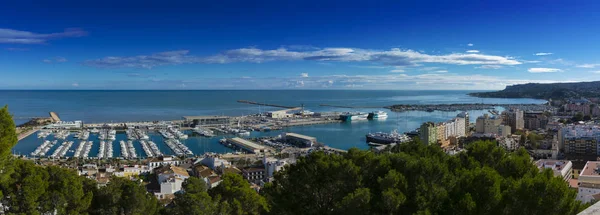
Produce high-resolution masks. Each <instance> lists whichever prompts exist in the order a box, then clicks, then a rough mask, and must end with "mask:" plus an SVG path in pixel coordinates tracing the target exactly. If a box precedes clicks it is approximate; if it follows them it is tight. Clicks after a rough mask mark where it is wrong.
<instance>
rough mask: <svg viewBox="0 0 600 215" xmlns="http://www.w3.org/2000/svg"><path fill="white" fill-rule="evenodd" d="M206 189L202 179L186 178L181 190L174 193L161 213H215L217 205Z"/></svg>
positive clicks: (177, 214)
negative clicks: (169, 203)
mask: <svg viewBox="0 0 600 215" xmlns="http://www.w3.org/2000/svg"><path fill="white" fill-rule="evenodd" d="M206 190H207V188H206V183H205V182H204V181H202V180H201V179H199V178H196V177H190V178H188V179H187V180H186V181H185V182H184V183H183V192H178V193H176V194H175V199H173V202H172V203H171V205H169V206H168V208H167V209H166V210H165V211H164V212H163V214H174V215H179V214H181V215H187V214H197V215H204V214H207V215H208V214H217V211H216V209H217V205H216V204H215V203H214V202H213V201H212V198H211V197H210V196H209V195H208V193H207V192H206Z"/></svg>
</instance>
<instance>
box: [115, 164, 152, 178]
mask: <svg viewBox="0 0 600 215" xmlns="http://www.w3.org/2000/svg"><path fill="white" fill-rule="evenodd" d="M150 171H151V169H150V168H149V167H148V166H141V165H133V166H123V167H121V168H119V171H116V172H114V175H115V176H118V177H127V178H131V177H133V176H138V175H141V174H146V173H150Z"/></svg>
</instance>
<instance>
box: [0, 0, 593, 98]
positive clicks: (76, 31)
mask: <svg viewBox="0 0 600 215" xmlns="http://www.w3.org/2000/svg"><path fill="white" fill-rule="evenodd" d="M597 11H600V2H598V1H577V3H574V2H572V1H547V0H544V1H512V0H506V1H430V0H420V1H322V0H321V1H312V0H306V1H260V2H251V1H111V0H107V1H28V0H21V1H8V2H4V3H3V6H2V7H0V77H1V78H0V89H170V90H172V89H361V90H376V89H393V90H498V89H503V88H504V87H505V86H507V85H514V84H522V83H530V82H535V83H552V82H574V81H596V80H600V55H599V53H600V49H599V46H600V28H598V27H597V26H598V23H600V13H598V12H597Z"/></svg>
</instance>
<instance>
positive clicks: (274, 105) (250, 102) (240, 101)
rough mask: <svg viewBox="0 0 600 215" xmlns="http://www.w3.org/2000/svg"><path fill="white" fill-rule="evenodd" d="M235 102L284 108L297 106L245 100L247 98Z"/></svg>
mask: <svg viewBox="0 0 600 215" xmlns="http://www.w3.org/2000/svg"><path fill="white" fill-rule="evenodd" d="M237 102H239V103H244V104H251V105H260V106H269V107H278V108H285V109H292V108H298V107H292V106H285V105H277V104H267V103H260V102H255V101H247V100H238V101H237Z"/></svg>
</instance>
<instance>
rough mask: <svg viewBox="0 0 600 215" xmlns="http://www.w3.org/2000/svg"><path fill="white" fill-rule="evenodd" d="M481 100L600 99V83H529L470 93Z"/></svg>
mask: <svg viewBox="0 0 600 215" xmlns="http://www.w3.org/2000/svg"><path fill="white" fill-rule="evenodd" d="M469 95H470V96H474V97H480V98H533V99H546V100H547V99H565V98H578V97H600V81H590V82H562V83H547V84H546V83H544V84H542V83H527V84H515V85H510V86H506V88H505V89H504V90H500V91H494V92H476V93H469Z"/></svg>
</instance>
